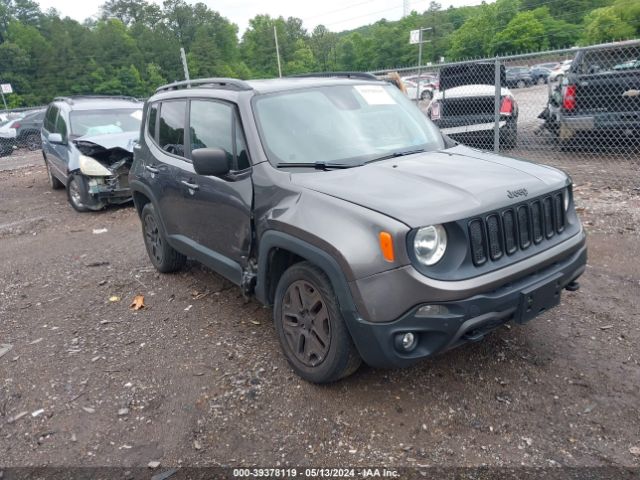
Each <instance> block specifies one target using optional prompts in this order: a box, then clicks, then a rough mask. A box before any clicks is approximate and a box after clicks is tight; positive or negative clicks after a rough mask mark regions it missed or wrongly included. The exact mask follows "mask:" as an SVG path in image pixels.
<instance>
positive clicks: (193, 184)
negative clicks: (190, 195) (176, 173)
mask: <svg viewBox="0 0 640 480" xmlns="http://www.w3.org/2000/svg"><path fill="white" fill-rule="evenodd" d="M180 183H182V184H183V185H184V186H185V187H187V188H188V189H189V190H198V189H199V188H200V187H199V186H198V185H197V184H196V183H189V182H187V181H186V180H182V181H181V182H180Z"/></svg>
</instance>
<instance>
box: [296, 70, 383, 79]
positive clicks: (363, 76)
mask: <svg viewBox="0 0 640 480" xmlns="http://www.w3.org/2000/svg"><path fill="white" fill-rule="evenodd" d="M309 77H321V78H357V79H359V80H380V79H379V78H378V77H376V76H375V75H374V74H372V73H368V72H316V73H301V74H298V75H290V78H309Z"/></svg>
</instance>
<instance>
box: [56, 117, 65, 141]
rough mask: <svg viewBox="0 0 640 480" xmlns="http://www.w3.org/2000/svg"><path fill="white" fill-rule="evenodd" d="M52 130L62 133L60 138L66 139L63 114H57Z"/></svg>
mask: <svg viewBox="0 0 640 480" xmlns="http://www.w3.org/2000/svg"><path fill="white" fill-rule="evenodd" d="M53 130H54V132H56V133H59V134H60V135H62V139H63V140H66V138H67V122H66V120H65V119H64V117H63V115H62V114H60V115H58V119H57V120H56V126H55V128H54V129H53Z"/></svg>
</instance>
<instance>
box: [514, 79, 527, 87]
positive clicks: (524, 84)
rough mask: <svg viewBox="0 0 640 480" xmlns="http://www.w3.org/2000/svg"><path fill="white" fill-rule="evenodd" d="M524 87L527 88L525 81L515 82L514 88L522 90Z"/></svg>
mask: <svg viewBox="0 0 640 480" xmlns="http://www.w3.org/2000/svg"><path fill="white" fill-rule="evenodd" d="M526 86H527V84H526V83H525V81H524V80H518V81H517V82H516V88H524V87H526Z"/></svg>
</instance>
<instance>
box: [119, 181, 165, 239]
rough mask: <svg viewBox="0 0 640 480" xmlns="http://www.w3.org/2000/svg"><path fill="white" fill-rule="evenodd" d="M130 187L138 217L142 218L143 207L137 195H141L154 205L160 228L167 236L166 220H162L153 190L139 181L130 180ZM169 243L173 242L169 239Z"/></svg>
mask: <svg viewBox="0 0 640 480" xmlns="http://www.w3.org/2000/svg"><path fill="white" fill-rule="evenodd" d="M129 187H130V188H131V196H132V197H133V204H134V205H135V208H136V212H138V216H140V214H141V213H142V207H141V206H140V205H138V204H137V203H136V196H135V193H141V194H142V195H144V196H145V197H147V198H148V199H149V201H150V202H151V204H152V205H153V208H154V209H155V210H156V214H157V215H158V218H159V219H160V226H161V227H162V231H163V232H164V233H165V235H166V233H167V228H166V226H165V224H164V218H162V212H161V211H160V207H159V206H158V201H157V200H156V197H155V195H154V194H153V192H152V191H151V189H150V188H149V187H148V186H147V185H145V184H144V183H142V182H141V181H139V180H129ZM167 241H169V244H171V241H170V240H169V239H167ZM172 246H173V245H172Z"/></svg>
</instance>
